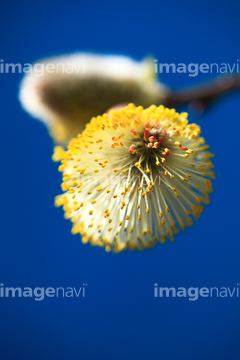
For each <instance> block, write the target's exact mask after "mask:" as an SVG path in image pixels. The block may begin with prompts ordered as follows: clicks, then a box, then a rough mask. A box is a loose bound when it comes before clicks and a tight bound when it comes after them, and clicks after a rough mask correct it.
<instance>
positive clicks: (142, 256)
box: [0, 0, 240, 360]
mask: <svg viewBox="0 0 240 360" xmlns="http://www.w3.org/2000/svg"><path fill="white" fill-rule="evenodd" d="M239 11H240V4H239V3H238V2H237V1H213V0H211V1H208V2H206V3H202V2H194V1H181V2H178V1H153V0H148V1H146V2H144V1H143V2H141V1H121V2H119V3H116V2H114V1H104V2H99V1H87V2H81V1H80V2H75V1H72V0H68V1H60V0H58V1H51V2H49V1H46V0H41V1H39V0H37V1H34V2H33V1H24V2H17V1H15V2H14V1H8V2H7V1H5V2H4V3H3V2H2V3H1V15H0V20H1V21H0V36H1V45H0V58H1V59H4V61H5V62H9V63H10V62H13V63H18V62H19V63H22V64H24V63H29V62H33V61H36V60H38V59H41V58H42V57H46V56H51V55H57V54H62V53H70V52H73V51H77V50H80V51H81V50H89V51H94V52H110V53H123V54H127V55H130V56H133V57H135V58H136V59H141V58H142V57H143V56H145V55H149V54H151V55H154V56H155V57H156V58H157V59H159V61H160V62H169V63H170V62H175V63H179V62H183V63H187V64H188V63H191V62H197V63H202V62H204V63H212V62H217V63H221V62H224V63H227V62H229V63H230V64H233V63H235V62H236V61H237V59H238V58H239V59H240V52H239V50H240V46H239V35H240V22H239ZM211 77H212V75H211V74H200V75H199V76H198V77H197V78H191V77H189V76H188V75H187V74H163V75H162V81H163V82H165V83H167V84H168V85H170V86H172V87H181V86H185V85H190V84H194V83H196V82H200V81H204V80H207V79H209V78H211ZM21 78H22V75H21V74H0V95H1V96H0V103H1V106H0V119H1V122H0V126H1V176H0V181H1V195H0V197H1V210H0V211H1V214H0V215H1V216H0V220H1V227H0V236H1V242H0V282H1V283H4V285H5V286H14V287H17V286H20V287H25V286H31V287H33V288H34V287H38V286H42V287H45V288H46V287H60V286H62V287H69V286H72V287H74V286H75V287H80V286H82V284H83V283H87V284H88V288H87V291H86V297H85V298H84V299H83V298H80V299H76V298H73V299H71V298H70V299H66V298H64V299H60V298H46V299H45V300H44V301H35V300H34V298H29V299H26V298H9V299H6V298H2V299H0V332H1V333H0V358H1V359H4V360H5V359H84V360H85V359H97V360H98V359H100V360H101V359H103V360H118V359H132V358H136V359H138V360H142V359H152V360H156V359H170V360H171V359H191V360H192V359H193V360H195V359H206V360H208V359H228V360H232V359H239V358H240V351H239V336H240V322H239V320H240V309H239V306H240V298H226V299H221V298H218V299H217V298H215V299H213V298H212V299H210V298H202V299H199V300H198V301H189V300H188V299H184V298H183V299H179V298H175V299H174V298H173V299H163V298H162V299H158V298H154V297H153V284H154V283H155V282H157V283H158V284H159V286H168V287H170V286H176V287H179V286H184V287H190V286H195V287H203V286H204V287H211V286H217V287H221V286H226V287H232V288H233V287H235V286H236V285H237V283H240V266H239V263H240V262H239V258H240V242H239V189H238V187H239V175H240V171H239V131H240V110H239V109H240V107H239V102H240V95H239V94H235V95H232V96H231V97H228V98H226V99H223V100H222V101H221V102H220V103H218V104H217V105H216V106H215V107H213V108H212V109H210V110H209V111H208V112H207V113H206V114H205V115H204V116H203V117H201V118H196V117H195V116H194V114H192V113H190V121H196V122H198V123H200V125H201V126H202V132H203V135H204V136H205V138H206V140H207V142H208V143H210V144H211V150H212V151H213V152H214V153H216V158H215V159H214V163H215V165H216V172H217V180H216V181H215V182H214V189H215V192H214V193H213V194H212V203H211V205H209V206H208V207H207V208H206V209H205V211H204V213H203V216H202V218H201V220H200V221H199V222H197V223H195V225H194V227H193V228H192V229H189V230H187V231H186V232H183V233H181V234H180V235H177V236H176V241H175V243H174V244H170V243H169V244H166V245H164V246H156V247H155V248H153V250H151V251H144V252H141V253H130V252H125V253H123V254H120V255H114V254H112V253H105V251H104V250H103V249H100V248H92V247H90V246H87V245H82V243H81V241H80V239H79V237H78V236H73V235H71V233H70V228H71V223H70V221H66V220H64V219H63V213H62V209H56V208H54V205H53V199H54V197H55V195H56V194H58V193H60V182H61V175H60V173H58V171H57V168H58V165H57V164H55V163H53V162H52V161H51V155H52V145H53V144H52V141H51V139H50V138H49V136H48V133H47V130H46V129H45V127H44V126H43V125H42V124H41V123H40V122H38V121H35V120H33V119H31V117H30V116H29V115H28V114H27V113H25V112H24V111H23V110H22V109H21V107H20V104H19V102H18V99H17V95H18V87H19V82H20V80H21Z"/></svg>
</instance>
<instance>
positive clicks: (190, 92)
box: [164, 74, 240, 114]
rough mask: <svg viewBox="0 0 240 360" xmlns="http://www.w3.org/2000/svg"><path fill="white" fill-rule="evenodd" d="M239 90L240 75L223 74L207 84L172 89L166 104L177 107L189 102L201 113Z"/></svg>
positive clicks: (191, 106) (190, 105)
mask: <svg viewBox="0 0 240 360" xmlns="http://www.w3.org/2000/svg"><path fill="white" fill-rule="evenodd" d="M237 90H240V75H238V74H234V75H223V76H219V77H217V78H216V79H214V80H212V81H209V82H208V83H205V84H201V85H195V86H192V87H188V88H185V89H184V88H183V89H179V90H171V89H170V91H169V94H168V95H167V97H166V99H165V101H164V105H165V106H167V107H170V108H172V107H174V108H176V107H179V106H181V105H186V104H188V105H189V107H190V108H191V109H193V110H195V111H196V112H198V113H200V114H201V113H203V112H204V111H205V109H206V108H207V107H208V106H210V105H211V104H212V103H213V102H215V101H216V100H218V99H219V98H220V97H222V96H224V95H227V94H229V93H232V92H233V91H237Z"/></svg>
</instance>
